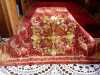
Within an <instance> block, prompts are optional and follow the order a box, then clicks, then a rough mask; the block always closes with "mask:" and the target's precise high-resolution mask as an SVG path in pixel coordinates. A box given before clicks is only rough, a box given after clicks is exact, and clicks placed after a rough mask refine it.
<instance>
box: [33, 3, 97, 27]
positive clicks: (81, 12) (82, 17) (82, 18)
mask: <svg viewBox="0 0 100 75" xmlns="http://www.w3.org/2000/svg"><path fill="white" fill-rule="evenodd" d="M45 6H46V7H50V6H52V7H55V6H58V7H66V8H67V9H68V10H69V11H70V13H71V14H72V15H73V17H74V18H75V19H76V21H77V22H78V23H79V24H81V25H82V26H87V25H95V24H96V21H95V20H94V19H93V18H92V17H91V16H90V14H89V13H88V12H87V10H85V9H83V8H82V7H81V6H80V5H79V4H78V3H75V2H37V3H35V4H33V10H34V9H35V8H37V7H45Z"/></svg>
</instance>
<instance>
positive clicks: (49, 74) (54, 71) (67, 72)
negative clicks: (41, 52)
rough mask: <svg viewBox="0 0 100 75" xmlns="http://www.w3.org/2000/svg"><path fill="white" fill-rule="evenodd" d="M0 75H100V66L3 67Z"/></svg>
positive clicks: (46, 65)
mask: <svg viewBox="0 0 100 75" xmlns="http://www.w3.org/2000/svg"><path fill="white" fill-rule="evenodd" d="M0 75H100V64H45V65H41V64H40V65H20V66H5V67H4V66H1V67H0Z"/></svg>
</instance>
